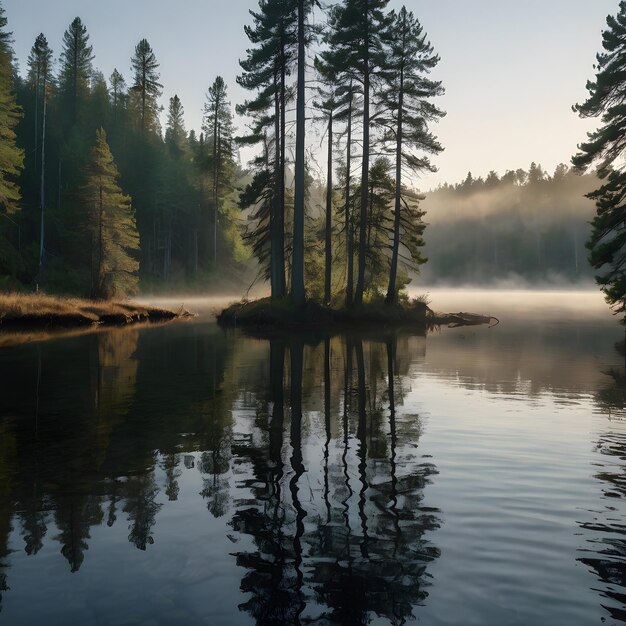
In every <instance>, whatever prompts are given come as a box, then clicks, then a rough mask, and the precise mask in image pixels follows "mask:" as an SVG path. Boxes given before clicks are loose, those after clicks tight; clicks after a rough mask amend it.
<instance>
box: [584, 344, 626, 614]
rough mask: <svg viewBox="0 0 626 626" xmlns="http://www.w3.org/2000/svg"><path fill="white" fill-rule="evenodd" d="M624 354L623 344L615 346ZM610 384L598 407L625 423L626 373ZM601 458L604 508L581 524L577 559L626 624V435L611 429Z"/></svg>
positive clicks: (613, 376)
mask: <svg viewBox="0 0 626 626" xmlns="http://www.w3.org/2000/svg"><path fill="white" fill-rule="evenodd" d="M615 349H616V351H617V352H618V353H620V354H622V355H623V354H624V343H623V342H620V343H617V344H616V345H615ZM605 373H606V375H607V376H608V377H609V379H610V382H609V383H608V384H607V385H605V386H604V387H603V388H602V389H600V390H599V391H598V393H597V394H596V405H597V407H598V409H599V410H600V411H602V412H603V413H607V414H608V415H609V417H611V418H612V419H617V420H620V421H622V420H624V409H625V408H626V374H625V373H624V372H623V371H621V370H619V369H615V368H613V369H611V370H609V371H607V372H605ZM597 451H598V453H599V454H600V455H601V456H600V461H599V462H598V463H596V466H597V467H599V470H598V469H596V472H595V474H594V477H595V478H597V479H598V480H599V481H601V484H602V497H601V503H602V504H603V508H601V509H600V508H599V509H598V510H594V511H593V512H592V513H593V520H592V521H588V522H584V523H580V526H581V528H582V529H583V530H584V531H587V533H586V534H587V537H586V541H585V545H584V547H583V548H581V549H580V551H579V552H581V553H582V554H583V556H581V557H579V558H578V559H577V560H578V561H579V562H580V563H583V564H584V565H586V566H587V567H588V568H589V570H590V571H591V572H592V573H593V574H594V575H595V576H596V579H597V582H598V583H599V585H600V588H599V589H598V593H599V594H600V596H601V597H602V598H603V600H602V601H601V604H602V606H603V607H604V609H606V610H607V611H608V613H609V614H610V615H611V618H612V619H613V620H615V621H618V622H622V623H626V527H624V524H623V517H622V516H621V515H619V513H618V511H619V507H620V506H621V503H622V502H623V501H624V500H625V499H626V433H624V432H623V430H621V429H617V428H615V429H611V430H608V431H607V432H605V433H603V434H602V435H601V436H600V439H599V441H598V443H597Z"/></svg>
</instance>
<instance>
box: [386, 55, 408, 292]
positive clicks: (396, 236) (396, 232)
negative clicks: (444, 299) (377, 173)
mask: <svg viewBox="0 0 626 626" xmlns="http://www.w3.org/2000/svg"><path fill="white" fill-rule="evenodd" d="M403 106H404V68H403V67H401V68H400V93H399V94H398V125H397V128H396V197H395V205H394V219H393V248H392V252H391V266H390V268H389V285H388V287H387V296H386V298H385V302H386V303H387V304H394V303H395V302H396V299H397V296H398V294H397V293H396V279H397V276H398V252H399V249H400V211H401V207H402V203H401V200H402V121H403V120H402V116H403V110H402V109H403Z"/></svg>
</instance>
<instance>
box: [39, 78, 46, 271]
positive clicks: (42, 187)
mask: <svg viewBox="0 0 626 626" xmlns="http://www.w3.org/2000/svg"><path fill="white" fill-rule="evenodd" d="M46 109H47V99H46V82H45V79H44V84H43V123H42V129H41V183H40V189H39V205H40V207H41V224H40V226H39V278H38V282H40V281H41V278H42V277H41V272H42V270H43V261H44V250H45V247H44V235H45V219H44V212H45V200H44V197H45V177H44V173H45V165H46Z"/></svg>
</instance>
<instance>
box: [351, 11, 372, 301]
mask: <svg viewBox="0 0 626 626" xmlns="http://www.w3.org/2000/svg"><path fill="white" fill-rule="evenodd" d="M366 23H367V22H366ZM365 40H366V42H367V41H368V40H369V35H368V34H367V33H366V36H365ZM367 45H368V44H367V43H366V47H367ZM363 65H364V73H363V157H362V165H361V207H360V216H359V267H358V274H357V281H356V291H355V294H354V303H355V304H357V305H359V304H361V303H362V302H363V292H364V290H365V254H366V251H367V250H366V247H367V241H366V237H367V200H368V197H367V196H368V191H369V190H368V187H369V161H370V66H369V51H366V53H365V58H364V63H363Z"/></svg>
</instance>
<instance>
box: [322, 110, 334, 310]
mask: <svg viewBox="0 0 626 626" xmlns="http://www.w3.org/2000/svg"><path fill="white" fill-rule="evenodd" d="M332 208H333V112H332V111H330V113H329V116H328V163H327V166H326V233H325V234H326V268H325V269H326V274H325V277H324V304H330V296H331V294H330V282H331V277H332V246H331V243H332V242H331V234H332V233H331V230H332Z"/></svg>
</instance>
